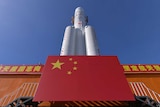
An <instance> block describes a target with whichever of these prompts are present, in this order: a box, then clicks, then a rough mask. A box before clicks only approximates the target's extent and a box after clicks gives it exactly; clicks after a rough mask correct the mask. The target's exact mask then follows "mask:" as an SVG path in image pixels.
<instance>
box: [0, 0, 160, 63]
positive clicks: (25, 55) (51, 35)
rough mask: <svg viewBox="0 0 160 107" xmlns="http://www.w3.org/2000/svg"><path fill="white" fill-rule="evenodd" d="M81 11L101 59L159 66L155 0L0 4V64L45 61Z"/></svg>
mask: <svg viewBox="0 0 160 107" xmlns="http://www.w3.org/2000/svg"><path fill="white" fill-rule="evenodd" d="M78 6H81V7H83V8H84V10H85V13H86V14H87V16H88V17H89V23H88V24H89V25H92V26H93V27H94V28H95V30H96V34H97V39H98V44H99V48H100V53H101V55H116V56H118V58H119V60H120V63H121V64H160V1H159V0H0V64H9V65H10V64H12V65H14V64H37V63H39V62H41V63H42V64H44V63H45V61H46V58H47V56H48V55H59V53H60V48H61V44H62V39H63V33H64V30H65V27H66V26H68V25H71V17H72V16H73V14H74V10H75V8H76V7H78Z"/></svg>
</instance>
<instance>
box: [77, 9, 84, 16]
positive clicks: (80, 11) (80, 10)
mask: <svg viewBox="0 0 160 107" xmlns="http://www.w3.org/2000/svg"><path fill="white" fill-rule="evenodd" d="M76 14H83V15H84V9H83V8H82V7H77V8H76V9H75V15H76Z"/></svg>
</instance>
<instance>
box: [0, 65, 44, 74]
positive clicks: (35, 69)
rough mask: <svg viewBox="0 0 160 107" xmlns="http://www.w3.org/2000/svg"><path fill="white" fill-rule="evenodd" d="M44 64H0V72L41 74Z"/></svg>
mask: <svg viewBox="0 0 160 107" xmlns="http://www.w3.org/2000/svg"><path fill="white" fill-rule="evenodd" d="M43 66H44V65H0V74H41V72H42V68H43Z"/></svg>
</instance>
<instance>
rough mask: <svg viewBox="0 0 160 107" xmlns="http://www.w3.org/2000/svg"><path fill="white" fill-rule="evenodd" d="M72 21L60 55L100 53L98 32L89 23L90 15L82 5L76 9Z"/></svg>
mask: <svg viewBox="0 0 160 107" xmlns="http://www.w3.org/2000/svg"><path fill="white" fill-rule="evenodd" d="M72 23H73V26H67V27H66V29H65V32H64V38H63V42H62V47H61V53H60V55H61V56H66V55H87V56H97V55H99V48H98V44H97V41H96V33H95V31H94V29H93V27H92V26H89V25H87V23H88V17H87V16H85V13H84V9H83V8H82V7H77V8H76V9H75V13H74V17H73V18H72Z"/></svg>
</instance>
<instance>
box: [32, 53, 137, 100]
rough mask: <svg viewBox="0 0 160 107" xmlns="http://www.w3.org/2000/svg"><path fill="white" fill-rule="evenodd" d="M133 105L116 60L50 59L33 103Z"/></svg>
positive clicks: (83, 57) (75, 57)
mask: <svg viewBox="0 0 160 107" xmlns="http://www.w3.org/2000/svg"><path fill="white" fill-rule="evenodd" d="M113 100H114V101H115V100H116V101H133V100H134V97H133V94H132V92H131V90H130V88H129V86H128V82H127V81H126V78H125V76H124V73H123V68H122V66H121V65H120V63H119V61H118V59H117V57H116V56H49V57H48V59H47V62H46V64H45V66H44V69H43V74H42V76H41V80H40V84H39V87H38V89H37V92H36V95H35V97H34V101H113Z"/></svg>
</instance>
